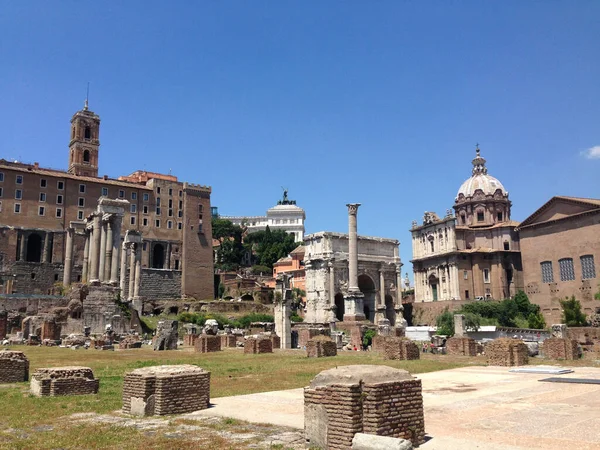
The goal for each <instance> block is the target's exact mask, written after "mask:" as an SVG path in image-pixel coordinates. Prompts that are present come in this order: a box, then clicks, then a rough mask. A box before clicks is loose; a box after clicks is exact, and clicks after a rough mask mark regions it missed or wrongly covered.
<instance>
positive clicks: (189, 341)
mask: <svg viewBox="0 0 600 450" xmlns="http://www.w3.org/2000/svg"><path fill="white" fill-rule="evenodd" d="M199 337H200V335H198V334H185V335H183V345H185V346H187V347H193V346H195V345H196V341H197V340H198V338H199Z"/></svg>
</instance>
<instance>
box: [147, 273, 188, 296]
mask: <svg viewBox="0 0 600 450" xmlns="http://www.w3.org/2000/svg"><path fill="white" fill-rule="evenodd" d="M140 296H142V297H144V298H148V299H167V298H181V271H180V270H166V269H142V279H141V281H140Z"/></svg>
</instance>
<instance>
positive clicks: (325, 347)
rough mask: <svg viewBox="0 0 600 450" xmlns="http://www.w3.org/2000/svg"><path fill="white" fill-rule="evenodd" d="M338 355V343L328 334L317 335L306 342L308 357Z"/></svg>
mask: <svg viewBox="0 0 600 450" xmlns="http://www.w3.org/2000/svg"><path fill="white" fill-rule="evenodd" d="M336 355H337V345H336V344H335V342H333V341H332V340H331V339H330V338H328V337H327V336H317V337H315V338H314V339H311V340H310V341H308V343H307V344H306V356H307V357H308V358H322V357H327V356H336Z"/></svg>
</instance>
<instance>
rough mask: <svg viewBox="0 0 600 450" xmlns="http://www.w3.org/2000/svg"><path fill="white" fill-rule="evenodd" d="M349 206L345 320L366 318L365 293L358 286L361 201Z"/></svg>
mask: <svg viewBox="0 0 600 450" xmlns="http://www.w3.org/2000/svg"><path fill="white" fill-rule="evenodd" d="M346 206H347V207H348V293H347V294H346V296H345V297H344V308H345V311H344V321H349V322H352V321H361V320H365V312H364V295H363V293H362V292H361V291H360V289H359V288H358V235H357V225H356V215H357V212H358V207H359V206H360V203H350V204H347V205H346Z"/></svg>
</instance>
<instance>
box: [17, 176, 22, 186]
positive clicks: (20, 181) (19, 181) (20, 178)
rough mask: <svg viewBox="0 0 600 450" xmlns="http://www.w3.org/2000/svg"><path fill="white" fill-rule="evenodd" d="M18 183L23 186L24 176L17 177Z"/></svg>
mask: <svg viewBox="0 0 600 450" xmlns="http://www.w3.org/2000/svg"><path fill="white" fill-rule="evenodd" d="M16 182H17V184H23V175H17V178H16Z"/></svg>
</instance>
